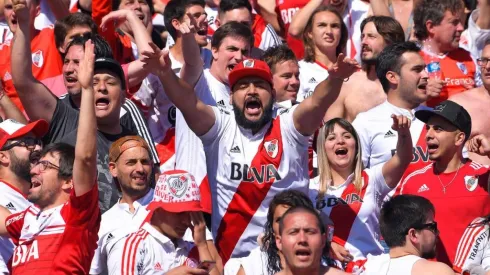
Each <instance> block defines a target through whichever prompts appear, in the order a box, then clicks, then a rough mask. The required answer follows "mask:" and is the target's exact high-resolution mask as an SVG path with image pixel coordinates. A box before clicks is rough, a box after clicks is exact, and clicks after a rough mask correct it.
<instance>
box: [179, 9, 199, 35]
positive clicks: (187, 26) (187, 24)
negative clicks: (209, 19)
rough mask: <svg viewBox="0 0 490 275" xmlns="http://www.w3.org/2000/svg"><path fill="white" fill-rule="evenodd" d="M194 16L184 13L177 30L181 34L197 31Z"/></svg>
mask: <svg viewBox="0 0 490 275" xmlns="http://www.w3.org/2000/svg"><path fill="white" fill-rule="evenodd" d="M196 28H197V22H196V18H194V16H192V14H190V13H187V14H185V15H184V21H183V22H182V23H180V25H179V31H180V33H181V34H182V35H186V34H194V33H196V32H197V30H196Z"/></svg>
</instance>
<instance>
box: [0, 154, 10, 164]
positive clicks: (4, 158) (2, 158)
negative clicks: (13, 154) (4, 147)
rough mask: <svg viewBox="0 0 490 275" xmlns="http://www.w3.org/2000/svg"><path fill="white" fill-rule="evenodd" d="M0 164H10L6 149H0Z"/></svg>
mask: <svg viewBox="0 0 490 275" xmlns="http://www.w3.org/2000/svg"><path fill="white" fill-rule="evenodd" d="M0 164H5V165H9V164H10V155H9V153H7V151H0Z"/></svg>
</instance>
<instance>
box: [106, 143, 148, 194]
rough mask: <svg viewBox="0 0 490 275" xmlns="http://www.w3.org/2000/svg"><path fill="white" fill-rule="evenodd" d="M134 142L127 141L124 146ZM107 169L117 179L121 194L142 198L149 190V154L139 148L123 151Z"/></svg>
mask: <svg viewBox="0 0 490 275" xmlns="http://www.w3.org/2000/svg"><path fill="white" fill-rule="evenodd" d="M132 142H133V143H134V142H135V141H132V140H129V141H126V142H125V143H124V145H125V146H128V145H130V143H132ZM109 169H110V171H111V174H112V176H113V177H114V178H117V181H118V183H119V185H120V186H121V189H122V192H123V193H125V194H128V195H129V196H131V197H142V196H144V195H145V194H146V193H147V192H148V190H149V188H150V179H151V171H152V161H151V158H150V154H149V152H148V151H147V150H146V149H145V148H143V147H141V146H137V147H132V148H129V149H127V150H126V151H124V152H123V153H122V154H121V155H120V156H119V158H118V160H117V161H116V163H113V162H111V163H109Z"/></svg>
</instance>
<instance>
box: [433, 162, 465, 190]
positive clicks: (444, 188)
mask: <svg viewBox="0 0 490 275" xmlns="http://www.w3.org/2000/svg"><path fill="white" fill-rule="evenodd" d="M459 168H461V162H459V166H458V170H456V174H455V175H454V177H453V179H452V180H451V181H450V182H449V183H448V184H446V185H444V184H443V183H442V180H441V178H440V177H439V175H437V179H438V180H439V182H440V183H441V186H442V192H443V193H444V194H446V188H448V187H449V185H451V183H453V181H454V180H455V179H456V177H457V176H458V172H459Z"/></svg>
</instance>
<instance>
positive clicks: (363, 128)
mask: <svg viewBox="0 0 490 275" xmlns="http://www.w3.org/2000/svg"><path fill="white" fill-rule="evenodd" d="M368 125H369V124H368V123H367V121H365V119H364V116H363V114H362V113H361V114H359V115H357V117H356V118H355V119H354V121H353V122H352V126H354V129H356V132H357V135H358V136H359V141H360V142H361V155H362V163H363V164H364V167H366V168H369V167H370V165H369V158H370V156H371V137H370V135H369V130H368Z"/></svg>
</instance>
